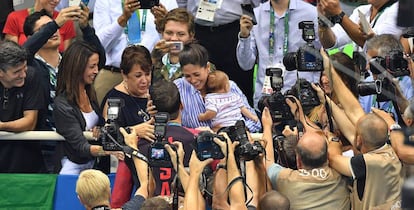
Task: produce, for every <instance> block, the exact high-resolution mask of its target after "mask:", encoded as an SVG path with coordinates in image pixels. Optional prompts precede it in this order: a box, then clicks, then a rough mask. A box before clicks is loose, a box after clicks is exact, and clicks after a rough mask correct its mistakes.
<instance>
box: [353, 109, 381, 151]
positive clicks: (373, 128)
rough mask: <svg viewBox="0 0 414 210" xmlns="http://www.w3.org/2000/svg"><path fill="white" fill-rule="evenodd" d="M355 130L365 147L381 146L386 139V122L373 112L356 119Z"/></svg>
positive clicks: (374, 147)
mask: <svg viewBox="0 0 414 210" xmlns="http://www.w3.org/2000/svg"><path fill="white" fill-rule="evenodd" d="M357 131H358V133H357V134H358V135H359V136H360V137H361V138H362V142H363V143H364V145H365V146H366V147H367V149H376V148H378V147H381V146H383V145H384V144H385V142H387V140H388V126H387V123H386V122H385V121H384V120H383V119H382V118H381V117H379V116H377V115H376V114H374V113H369V114H366V115H365V116H363V117H361V118H360V119H359V120H358V123H357Z"/></svg>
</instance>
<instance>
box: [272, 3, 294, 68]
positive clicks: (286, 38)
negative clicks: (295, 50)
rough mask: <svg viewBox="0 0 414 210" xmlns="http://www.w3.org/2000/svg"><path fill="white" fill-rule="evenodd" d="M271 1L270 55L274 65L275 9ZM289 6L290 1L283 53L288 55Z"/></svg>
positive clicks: (286, 14)
mask: <svg viewBox="0 0 414 210" xmlns="http://www.w3.org/2000/svg"><path fill="white" fill-rule="evenodd" d="M269 2H270V3H269V4H270V26H269V28H270V30H269V57H270V60H271V61H272V65H273V55H274V54H275V40H276V38H275V11H274V9H273V7H272V1H269ZM289 7H290V1H289V2H288V8H287V10H286V12H285V17H284V21H285V24H284V26H285V32H284V37H283V55H286V54H287V53H288V42H289V39H288V37H289V12H290V11H289Z"/></svg>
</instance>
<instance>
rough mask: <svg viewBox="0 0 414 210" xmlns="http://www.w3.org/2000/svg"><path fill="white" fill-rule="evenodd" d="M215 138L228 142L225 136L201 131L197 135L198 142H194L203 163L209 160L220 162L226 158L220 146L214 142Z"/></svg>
mask: <svg viewBox="0 0 414 210" xmlns="http://www.w3.org/2000/svg"><path fill="white" fill-rule="evenodd" d="M214 138H219V139H220V140H221V141H226V139H225V138H224V136H221V135H217V134H214V133H211V132H209V131H201V132H200V133H199V134H198V135H197V137H196V141H195V142H194V144H195V145H194V148H195V151H196V154H197V157H198V159H199V160H201V161H203V160H206V159H208V158H212V159H215V160H219V159H223V158H224V154H223V152H222V151H221V148H220V146H219V145H218V144H216V142H214V141H213V139H214Z"/></svg>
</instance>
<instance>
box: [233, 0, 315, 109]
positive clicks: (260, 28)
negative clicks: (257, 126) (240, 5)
mask: <svg viewBox="0 0 414 210" xmlns="http://www.w3.org/2000/svg"><path fill="white" fill-rule="evenodd" d="M269 2H270V1H268V2H266V3H262V4H260V6H259V7H257V8H254V13H255V16H256V19H257V25H255V26H253V29H252V31H251V32H250V36H249V37H247V38H240V37H239V43H238V44H237V51H236V54H237V61H238V63H239V65H240V67H241V68H242V69H246V70H248V69H251V68H252V67H253V65H254V64H255V62H256V57H257V56H258V57H259V59H258V61H259V62H258V65H259V66H258V71H257V78H256V83H255V92H254V106H257V102H258V101H259V99H260V97H261V96H262V87H263V82H264V78H265V75H266V68H267V67H269V66H275V64H280V65H283V56H284V55H283V45H284V44H283V43H284V37H285V15H286V13H285V14H283V15H282V16H279V15H278V14H277V13H276V12H275V21H274V22H275V31H274V32H275V35H274V36H275V43H274V54H273V55H272V56H273V63H272V62H271V59H270V53H269V32H270V3H269ZM301 21H313V23H314V24H315V26H314V28H315V31H316V30H317V29H318V14H317V11H316V7H314V6H312V5H311V4H309V3H306V2H303V1H301V0H290V4H289V22H288V23H289V33H288V52H296V51H297V50H298V49H299V47H301V46H303V45H305V44H306V42H305V41H304V40H303V39H302V30H301V29H299V27H298V24H299V22H301ZM315 34H316V39H315V41H314V45H315V47H316V48H320V46H321V45H320V43H319V38H318V33H317V32H315ZM299 77H300V78H305V79H306V80H308V81H309V82H319V77H320V72H299ZM283 79H284V87H283V89H282V91H283V92H284V91H286V90H288V89H290V88H291V87H292V86H293V85H294V84H295V82H296V79H297V71H284V72H283Z"/></svg>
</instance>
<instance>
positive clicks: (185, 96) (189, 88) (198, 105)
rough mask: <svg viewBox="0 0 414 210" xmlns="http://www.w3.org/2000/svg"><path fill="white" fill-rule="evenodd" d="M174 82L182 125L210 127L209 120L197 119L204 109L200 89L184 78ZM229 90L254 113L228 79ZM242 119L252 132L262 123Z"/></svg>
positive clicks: (258, 129) (259, 127)
mask: <svg viewBox="0 0 414 210" xmlns="http://www.w3.org/2000/svg"><path fill="white" fill-rule="evenodd" d="M174 83H175V84H176V85H177V87H178V91H180V97H181V103H182V104H183V106H184V108H183V110H182V112H181V114H182V116H181V120H182V125H183V126H185V127H188V128H197V127H205V126H208V127H211V121H201V122H200V121H199V120H198V115H199V114H202V113H204V112H205V111H206V108H205V106H204V100H203V97H202V95H201V93H200V91H199V90H197V89H195V88H194V87H193V85H191V84H190V83H189V82H187V80H186V79H185V78H179V79H176V80H174ZM230 92H232V93H234V94H237V95H239V96H240V97H241V98H242V101H243V104H244V106H245V107H246V108H248V109H249V111H250V112H252V113H253V114H255V111H254V109H253V108H252V107H250V105H249V102H248V101H247V98H246V96H245V95H244V94H243V92H242V91H241V90H240V88H239V87H238V86H237V85H236V83H234V82H233V81H230ZM244 120H245V123H246V126H247V128H249V131H250V132H252V133H254V132H258V131H260V130H261V128H262V125H261V124H260V122H259V121H258V122H254V121H253V120H250V119H248V118H244Z"/></svg>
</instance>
